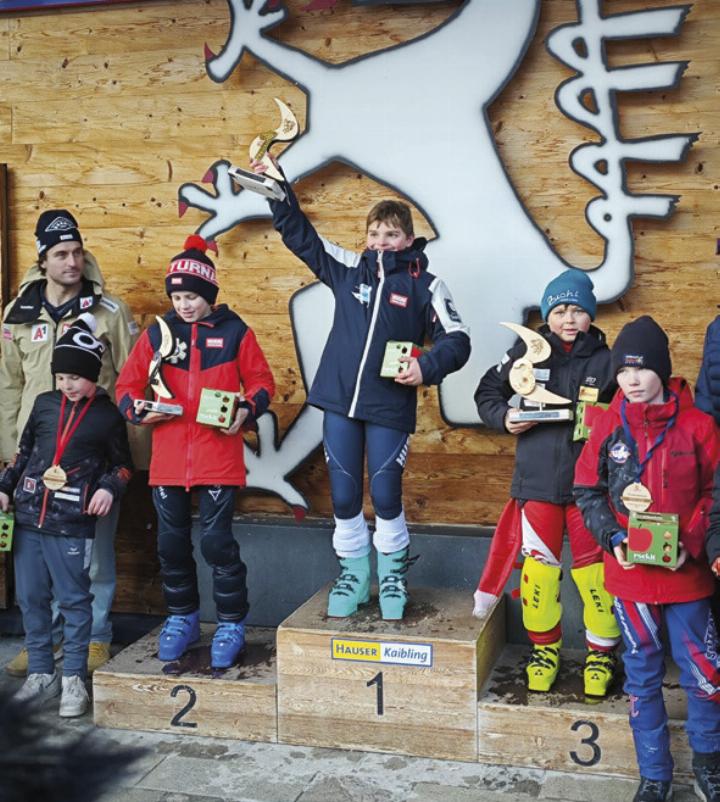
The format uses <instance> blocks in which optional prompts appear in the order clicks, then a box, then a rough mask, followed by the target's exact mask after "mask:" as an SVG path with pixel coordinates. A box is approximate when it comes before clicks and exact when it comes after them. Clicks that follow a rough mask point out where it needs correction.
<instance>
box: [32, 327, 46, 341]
mask: <svg viewBox="0 0 720 802" xmlns="http://www.w3.org/2000/svg"><path fill="white" fill-rule="evenodd" d="M30 339H31V340H32V342H34V343H46V342H47V340H48V324H47V323H35V324H34V325H33V327H32V329H31V330H30Z"/></svg>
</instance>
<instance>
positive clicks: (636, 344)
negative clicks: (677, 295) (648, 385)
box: [612, 315, 672, 385]
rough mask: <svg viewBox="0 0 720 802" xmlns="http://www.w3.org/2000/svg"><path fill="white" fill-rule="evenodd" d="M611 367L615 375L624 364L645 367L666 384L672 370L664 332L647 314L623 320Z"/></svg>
mask: <svg viewBox="0 0 720 802" xmlns="http://www.w3.org/2000/svg"><path fill="white" fill-rule="evenodd" d="M612 367H613V373H614V374H615V375H616V376H617V373H618V371H619V370H620V368H623V367H630V368H646V369H648V370H652V371H654V372H655V373H657V375H658V376H659V377H660V379H661V381H662V383H663V384H665V385H667V383H668V381H669V380H670V376H671V374H672V361H671V360H670V348H669V346H668V337H667V334H665V332H664V331H663V330H662V329H661V328H660V326H659V325H658V324H657V323H656V322H655V321H654V320H653V319H652V318H651V317H650V316H649V315H643V316H642V317H639V318H638V319H637V320H633V321H632V322H630V323H626V324H625V325H624V326H623V327H622V329H621V331H620V334H618V336H617V339H616V340H615V344H614V345H613V347H612Z"/></svg>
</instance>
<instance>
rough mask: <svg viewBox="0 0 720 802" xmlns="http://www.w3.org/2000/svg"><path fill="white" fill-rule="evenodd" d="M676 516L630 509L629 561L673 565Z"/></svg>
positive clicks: (676, 539) (676, 534)
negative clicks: (631, 510)
mask: <svg viewBox="0 0 720 802" xmlns="http://www.w3.org/2000/svg"><path fill="white" fill-rule="evenodd" d="M678 533H679V524H678V517H677V515H676V514H675V513H674V512H631V513H630V520H629V522H628V544H627V559H628V562H631V563H638V564H641V565H659V566H660V567H661V568H674V567H675V566H676V565H677V558H678V539H679V538H678Z"/></svg>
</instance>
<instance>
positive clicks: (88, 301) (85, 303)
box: [80, 295, 93, 309]
mask: <svg viewBox="0 0 720 802" xmlns="http://www.w3.org/2000/svg"><path fill="white" fill-rule="evenodd" d="M92 305H93V297H92V295H86V296H85V297H84V298H81V299H80V309H90V307H91V306H92Z"/></svg>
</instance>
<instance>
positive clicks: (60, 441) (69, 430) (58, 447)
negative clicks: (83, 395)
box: [51, 395, 95, 465]
mask: <svg viewBox="0 0 720 802" xmlns="http://www.w3.org/2000/svg"><path fill="white" fill-rule="evenodd" d="M94 400H95V396H94V395H92V396H91V397H90V398H88V400H87V403H86V404H85V406H84V407H83V408H82V411H81V412H80V414H79V415H78V416H77V418H76V419H75V422H74V423H73V417H74V416H75V410H76V407H77V403H75V404H73V407H72V409H71V410H70V415H69V416H68V419H67V422H66V423H65V426H63V425H62V422H63V418H64V417H65V406H66V403H67V396H65V395H63V397H62V402H61V403H60V418H59V420H58V429H57V439H56V440H55V456H54V457H53V459H52V463H51V464H52V465H59V464H60V460H61V458H62V455H63V453H64V452H65V449H66V448H67V445H68V443H69V442H70V439H71V438H72V436H73V435H74V434H75V430H76V429H77V427H78V426H79V425H80V421H81V420H82V419H83V418H84V417H85V413H86V412H87V411H88V409H90V404H92V402H93V401H94ZM71 424H72V425H71Z"/></svg>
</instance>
